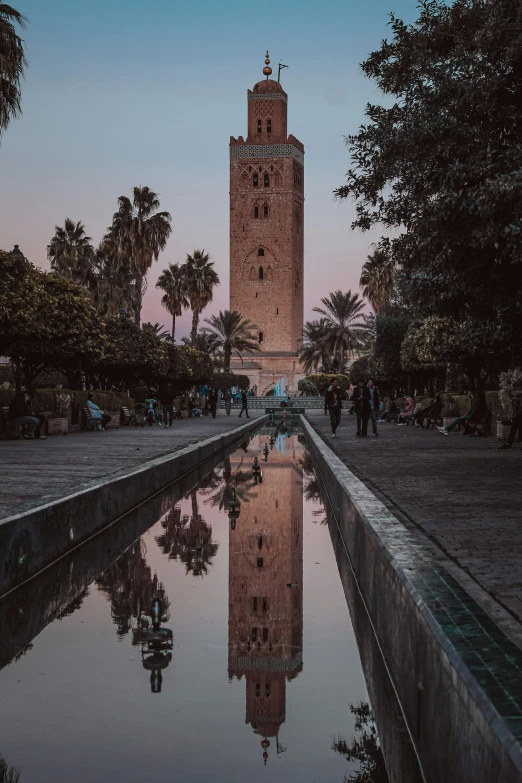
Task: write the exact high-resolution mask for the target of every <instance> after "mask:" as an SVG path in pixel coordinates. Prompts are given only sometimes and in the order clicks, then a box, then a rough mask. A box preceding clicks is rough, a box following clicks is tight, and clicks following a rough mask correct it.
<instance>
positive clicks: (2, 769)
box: [0, 756, 20, 783]
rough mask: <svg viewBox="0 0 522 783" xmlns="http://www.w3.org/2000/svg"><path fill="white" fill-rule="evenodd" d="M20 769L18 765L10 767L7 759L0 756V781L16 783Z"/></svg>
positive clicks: (0, 782) (1, 782) (2, 782)
mask: <svg viewBox="0 0 522 783" xmlns="http://www.w3.org/2000/svg"><path fill="white" fill-rule="evenodd" d="M19 780H20V770H19V769H18V767H10V766H8V764H7V761H6V760H5V759H3V758H2V756H0V783H18V781H19Z"/></svg>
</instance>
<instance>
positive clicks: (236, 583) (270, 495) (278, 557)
mask: <svg viewBox="0 0 522 783" xmlns="http://www.w3.org/2000/svg"><path fill="white" fill-rule="evenodd" d="M268 442H269V438H268V435H257V436H255V437H254V438H253V440H252V443H251V450H252V452H253V453H257V454H259V453H261V452H262V451H263V450H264V447H265V444H267V443H268ZM302 452H303V448H302V446H301V444H300V443H299V442H298V439H297V435H289V436H288V437H280V438H279V439H278V442H277V445H276V448H275V449H272V450H271V451H270V452H269V456H268V458H267V460H266V462H264V463H263V480H262V482H261V483H257V485H256V487H255V493H251V494H250V496H249V498H248V502H244V503H242V505H241V510H240V515H239V517H238V519H237V522H236V525H235V529H234V530H230V538H229V542H230V543H229V622H228V676H229V679H232V678H233V677H237V678H238V679H240V680H241V679H242V678H243V677H244V678H245V682H246V719H245V722H246V723H249V724H250V725H251V726H252V728H253V730H254V732H255V733H256V734H258V735H259V736H260V737H262V741H261V747H262V748H263V758H264V762H265V764H266V762H267V759H268V749H269V748H270V746H271V745H273V741H274V738H275V744H276V752H277V753H280V752H283V750H285V748H284V747H283V746H282V745H281V744H280V742H279V732H280V729H281V726H282V724H283V723H284V721H285V717H286V683H287V680H292V679H294V678H295V677H297V675H298V674H299V672H300V671H301V669H302V667H303V662H302V645H303V473H302V468H301V465H300V457H301V456H302ZM240 459H242V458H241V457H239V455H233V456H232V457H231V462H232V467H234V464H233V463H234V461H235V460H240Z"/></svg>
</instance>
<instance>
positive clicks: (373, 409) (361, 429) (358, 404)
mask: <svg viewBox="0 0 522 783" xmlns="http://www.w3.org/2000/svg"><path fill="white" fill-rule="evenodd" d="M348 396H349V395H347V393H346V392H345V391H344V390H343V389H341V387H340V386H339V383H338V382H337V381H333V383H332V384H331V385H330V386H329V387H328V389H327V390H326V394H325V396H324V412H325V414H328V413H329V414H330V422H331V425H332V438H335V437H336V431H337V427H338V426H339V424H340V423H341V410H342V407H343V400H346V399H348ZM350 400H351V401H352V403H353V407H354V409H355V415H356V419H357V432H356V435H357V437H359V438H363V437H366V436H367V435H368V422H369V421H370V419H371V422H372V431H373V435H374V437H376V436H377V435H378V434H379V433H378V431H377V422H378V420H379V408H380V404H381V400H380V397H379V391H378V389H377V387H376V386H375V383H374V381H373V379H372V378H369V379H368V381H364V380H363V379H361V380H359V382H358V384H357V386H356V387H355V389H354V390H353V392H352V394H351V396H350Z"/></svg>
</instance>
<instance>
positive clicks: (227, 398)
mask: <svg viewBox="0 0 522 783" xmlns="http://www.w3.org/2000/svg"><path fill="white" fill-rule="evenodd" d="M223 397H224V399H225V410H226V412H227V416H230V411H231V410H232V392H231V391H230V389H225V393H224V395H223Z"/></svg>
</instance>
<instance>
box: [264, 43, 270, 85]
mask: <svg viewBox="0 0 522 783" xmlns="http://www.w3.org/2000/svg"><path fill="white" fill-rule="evenodd" d="M263 73H264V74H265V76H266V78H267V79H268V77H269V76H270V75H271V73H272V69H271V67H270V57H269V56H268V49H267V50H266V57H265V67H264V68H263Z"/></svg>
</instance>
